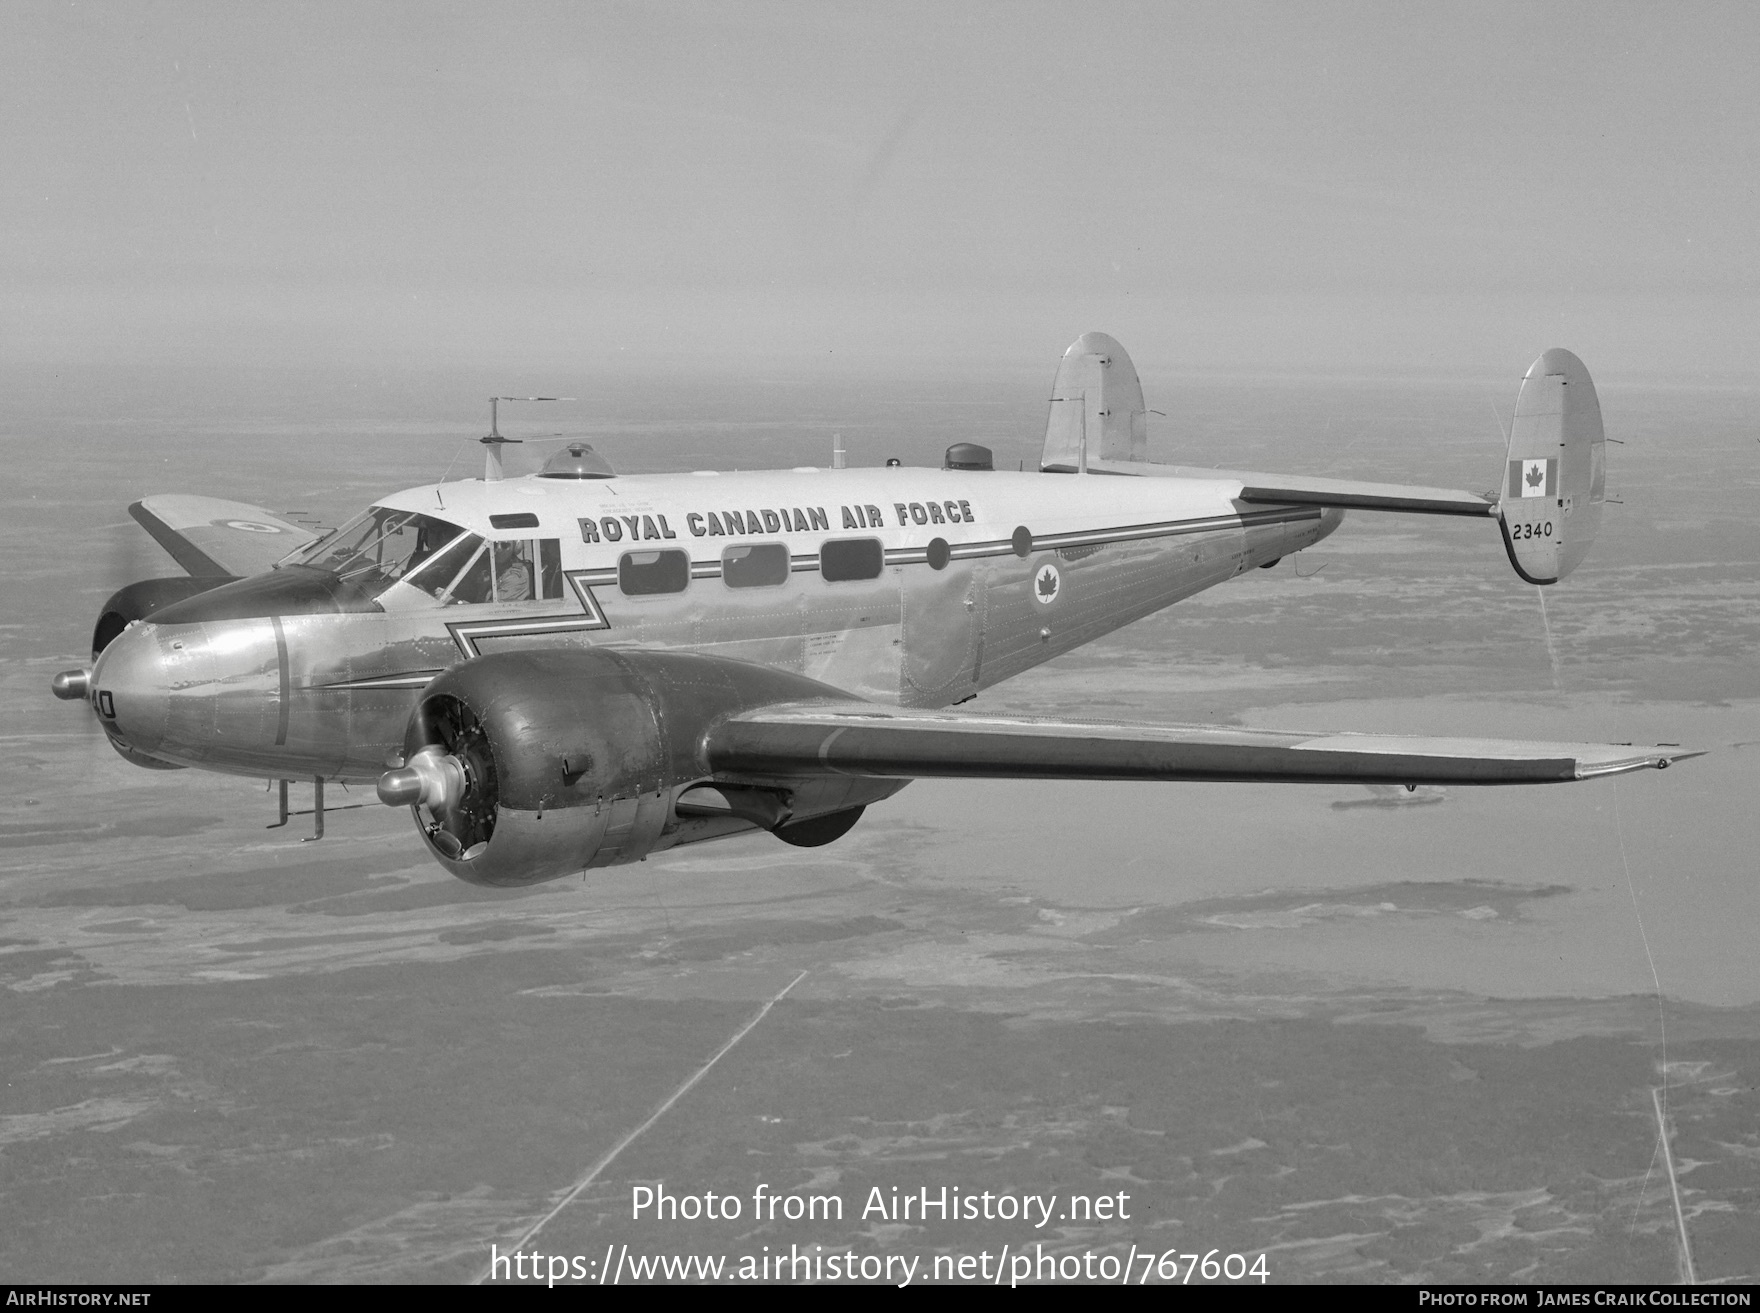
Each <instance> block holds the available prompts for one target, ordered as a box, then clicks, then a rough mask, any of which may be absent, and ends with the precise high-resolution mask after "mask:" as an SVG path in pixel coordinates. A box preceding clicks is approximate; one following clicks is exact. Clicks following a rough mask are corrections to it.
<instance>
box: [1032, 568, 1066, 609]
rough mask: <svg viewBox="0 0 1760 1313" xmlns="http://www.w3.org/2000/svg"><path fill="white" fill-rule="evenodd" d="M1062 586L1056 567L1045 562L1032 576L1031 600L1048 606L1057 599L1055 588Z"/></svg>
mask: <svg viewBox="0 0 1760 1313" xmlns="http://www.w3.org/2000/svg"><path fill="white" fill-rule="evenodd" d="M1062 587H1063V580H1062V579H1060V578H1059V577H1058V574H1057V567H1056V566H1055V565H1052V564H1050V563H1049V562H1047V563H1046V564H1044V565H1041V566H1040V567H1039V570H1038V573H1036V574H1035V575H1034V576H1033V600H1034V601H1035V602H1037V603H1038V604H1039V605H1040V606H1050V605H1051V603H1052V602H1054V601H1056V600H1057V590H1058V589H1060V588H1062Z"/></svg>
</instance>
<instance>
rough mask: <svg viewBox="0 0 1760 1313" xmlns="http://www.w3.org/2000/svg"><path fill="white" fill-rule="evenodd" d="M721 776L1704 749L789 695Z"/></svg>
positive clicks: (1062, 771)
mask: <svg viewBox="0 0 1760 1313" xmlns="http://www.w3.org/2000/svg"><path fill="white" fill-rule="evenodd" d="M706 747H707V751H708V758H709V761H710V764H711V766H712V768H713V769H714V770H715V772H716V773H717V775H718V776H721V775H725V776H729V777H739V778H743V779H748V780H750V779H764V780H774V779H787V778H791V777H793V778H799V777H802V776H810V775H824V774H828V773H829V774H843V775H860V776H878V777H887V778H899V777H903V778H934V777H940V778H952V777H973V778H989V779H1089V780H1232V781H1255V782H1261V783H1285V784H1332V783H1349V784H1411V785H1419V784H1554V783H1561V782H1564V781H1568V780H1583V779H1592V778H1594V777H1596V776H1600V775H1619V774H1622V773H1624V772H1626V771H1634V770H1643V769H1646V768H1650V767H1654V768H1656V769H1658V770H1660V769H1662V768H1663V767H1666V766H1668V765H1670V764H1671V763H1673V762H1676V761H1679V760H1681V759H1683V758H1686V757H1696V756H1699V755H1701V754H1699V753H1698V752H1693V751H1688V750H1684V749H1681V748H1678V747H1667V746H1665V747H1654V748H1650V747H1634V746H1632V745H1629V744H1609V743H1521V742H1509V741H1503V740H1498V739H1451V738H1403V737H1397V736H1392V735H1382V734H1296V733H1286V732H1282V731H1276V730H1252V729H1233V728H1229V727H1225V726H1208V725H1166V726H1153V725H1110V724H1100V723H1084V722H1079V721H1072V720H1048V719H1034V718H1014V717H999V716H978V715H967V714H962V713H959V712H951V711H912V710H908V709H902V708H891V707H883V706H876V705H874V704H871V703H865V702H851V703H832V704H826V703H788V704H783V705H780V706H771V707H766V708H763V709H761V710H756V711H749V712H745V713H743V714H741V715H737V716H734V717H732V718H731V719H729V720H726V721H723V722H722V723H721V724H719V725H718V726H716V727H715V728H714V729H712V730H710V731H709V734H708V737H707V740H706Z"/></svg>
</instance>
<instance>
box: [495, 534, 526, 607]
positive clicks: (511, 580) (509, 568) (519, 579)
mask: <svg viewBox="0 0 1760 1313" xmlns="http://www.w3.org/2000/svg"><path fill="white" fill-rule="evenodd" d="M494 550H495V599H496V600H497V601H500V602H529V601H531V600H532V563H531V560H530V559H529V557H528V555H527V551H526V544H525V543H523V542H513V543H496V544H494Z"/></svg>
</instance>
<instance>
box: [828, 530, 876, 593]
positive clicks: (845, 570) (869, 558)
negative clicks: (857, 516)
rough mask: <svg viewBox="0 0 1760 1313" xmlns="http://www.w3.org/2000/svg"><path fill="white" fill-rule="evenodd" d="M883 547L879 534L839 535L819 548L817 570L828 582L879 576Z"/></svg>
mask: <svg viewBox="0 0 1760 1313" xmlns="http://www.w3.org/2000/svg"><path fill="white" fill-rule="evenodd" d="M885 565H886V551H885V549H884V548H882V547H881V546H880V540H879V539H878V538H839V539H837V540H836V541H834V542H828V543H825V544H823V545H822V546H821V547H820V548H819V573H820V574H822V575H824V576H825V580H826V582H827V583H840V582H842V581H844V580H846V579H878V578H879V577H880V571H881V570H882V569H883V568H884V567H885Z"/></svg>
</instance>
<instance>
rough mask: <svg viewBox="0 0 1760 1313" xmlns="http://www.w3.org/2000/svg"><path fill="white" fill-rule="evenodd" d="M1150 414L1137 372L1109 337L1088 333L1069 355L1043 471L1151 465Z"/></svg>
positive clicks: (1056, 386) (1054, 392)
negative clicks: (1108, 464)
mask: <svg viewBox="0 0 1760 1313" xmlns="http://www.w3.org/2000/svg"><path fill="white" fill-rule="evenodd" d="M1148 459H1149V425H1148V410H1147V408H1146V407H1145V406H1144V405H1143V385H1142V384H1141V383H1139V382H1138V381H1137V367H1136V366H1135V365H1133V364H1131V358H1130V356H1129V355H1127V354H1126V353H1125V349H1124V348H1123V347H1121V346H1120V345H1119V344H1118V343H1117V342H1116V341H1114V340H1113V339H1112V338H1110V337H1108V336H1107V335H1106V334H1105V333H1083V334H1082V335H1081V336H1080V337H1078V338H1077V339H1076V340H1075V341H1074V342H1072V343H1071V344H1070V348H1069V350H1068V351H1065V352H1064V353H1063V360H1062V362H1061V363H1059V365H1058V366H1057V378H1056V381H1054V382H1053V383H1052V385H1051V414H1050V417H1049V418H1048V419H1047V420H1046V422H1045V450H1044V452H1043V453H1042V454H1041V455H1040V457H1039V468H1040V469H1042V470H1058V471H1063V472H1070V473H1073V472H1077V471H1083V472H1085V471H1086V469H1087V467H1088V463H1089V462H1090V461H1101V460H1107V461H1147V460H1148Z"/></svg>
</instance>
